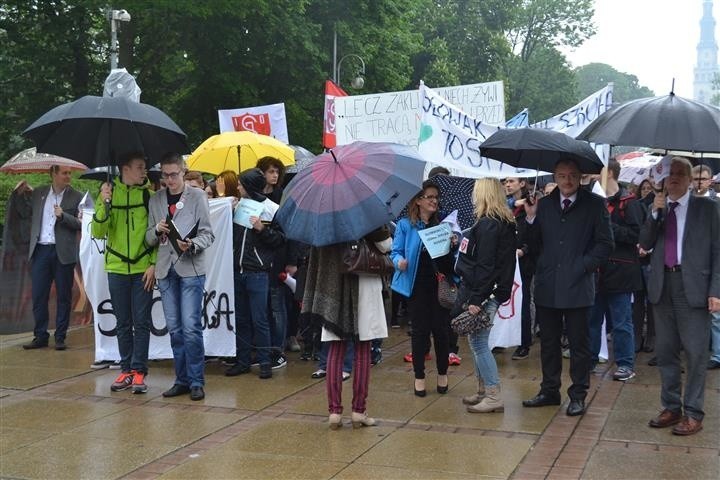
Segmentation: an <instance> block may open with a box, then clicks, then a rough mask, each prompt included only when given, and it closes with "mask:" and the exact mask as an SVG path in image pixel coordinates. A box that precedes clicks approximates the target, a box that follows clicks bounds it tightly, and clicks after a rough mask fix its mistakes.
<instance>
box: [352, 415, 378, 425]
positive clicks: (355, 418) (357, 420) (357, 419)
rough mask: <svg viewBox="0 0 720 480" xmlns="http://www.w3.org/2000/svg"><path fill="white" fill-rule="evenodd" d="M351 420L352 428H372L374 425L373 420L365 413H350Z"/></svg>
mask: <svg viewBox="0 0 720 480" xmlns="http://www.w3.org/2000/svg"><path fill="white" fill-rule="evenodd" d="M351 420H352V426H353V428H360V427H374V426H375V425H376V422H375V419H374V418H372V417H368V416H367V413H359V412H352V417H351Z"/></svg>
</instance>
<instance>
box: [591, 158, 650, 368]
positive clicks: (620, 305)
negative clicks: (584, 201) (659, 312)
mask: <svg viewBox="0 0 720 480" xmlns="http://www.w3.org/2000/svg"><path fill="white" fill-rule="evenodd" d="M607 169H608V181H607V190H606V191H607V195H608V198H607V210H608V213H609V214H610V222H611V228H612V232H613V238H614V240H615V248H614V249H613V252H612V253H611V254H610V259H609V260H608V261H607V263H605V264H604V265H602V266H601V267H600V275H599V279H598V291H597V294H596V295H595V305H594V306H593V308H592V310H591V313H590V350H591V352H592V361H593V366H594V365H595V364H596V363H597V361H598V354H599V353H600V343H601V336H602V323H603V319H605V318H608V319H609V320H611V322H612V335H613V353H614V358H615V363H616V364H617V370H616V371H615V373H614V374H613V379H615V380H619V381H623V382H624V381H626V380H630V379H631V378H633V377H634V376H635V352H634V350H635V339H634V331H633V330H634V329H633V318H632V294H633V292H637V291H638V290H641V289H642V288H643V282H642V271H641V270H640V261H639V259H638V253H637V243H638V238H639V237H640V227H641V225H642V224H643V221H644V213H643V209H642V206H641V205H640V203H639V202H638V201H637V199H636V198H635V195H633V194H632V193H629V192H628V191H627V190H626V189H624V188H623V187H621V186H620V185H618V182H617V179H618V178H619V177H620V163H619V162H618V161H617V160H615V159H614V158H611V159H610V161H609V162H608V167H607ZM608 323H610V322H608Z"/></svg>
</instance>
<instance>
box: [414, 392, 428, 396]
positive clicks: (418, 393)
mask: <svg viewBox="0 0 720 480" xmlns="http://www.w3.org/2000/svg"><path fill="white" fill-rule="evenodd" d="M425 395H427V390H415V396H416V397H424V396H425Z"/></svg>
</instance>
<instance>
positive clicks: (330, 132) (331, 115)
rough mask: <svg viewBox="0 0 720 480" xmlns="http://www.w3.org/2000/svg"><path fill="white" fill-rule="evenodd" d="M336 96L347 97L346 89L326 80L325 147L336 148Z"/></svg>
mask: <svg viewBox="0 0 720 480" xmlns="http://www.w3.org/2000/svg"><path fill="white" fill-rule="evenodd" d="M335 97H347V93H345V91H344V90H343V89H342V88H340V87H338V86H337V85H335V83H334V82H333V81H332V80H326V81H325V117H324V122H323V147H325V148H334V147H335V144H336V141H335Z"/></svg>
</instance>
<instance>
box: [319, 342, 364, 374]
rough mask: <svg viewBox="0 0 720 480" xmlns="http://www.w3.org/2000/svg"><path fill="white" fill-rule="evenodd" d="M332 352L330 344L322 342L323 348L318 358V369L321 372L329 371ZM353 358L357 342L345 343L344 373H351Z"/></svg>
mask: <svg viewBox="0 0 720 480" xmlns="http://www.w3.org/2000/svg"><path fill="white" fill-rule="evenodd" d="M329 351H330V342H322V348H321V349H320V353H319V354H318V357H319V358H320V360H319V361H318V368H319V369H320V370H327V358H328V352H329ZM353 358H355V342H345V357H344V358H343V367H342V371H343V372H347V373H351V372H352V366H353Z"/></svg>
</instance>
